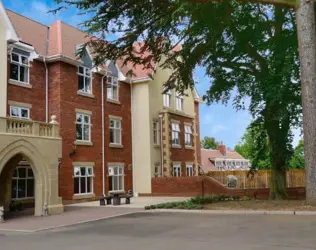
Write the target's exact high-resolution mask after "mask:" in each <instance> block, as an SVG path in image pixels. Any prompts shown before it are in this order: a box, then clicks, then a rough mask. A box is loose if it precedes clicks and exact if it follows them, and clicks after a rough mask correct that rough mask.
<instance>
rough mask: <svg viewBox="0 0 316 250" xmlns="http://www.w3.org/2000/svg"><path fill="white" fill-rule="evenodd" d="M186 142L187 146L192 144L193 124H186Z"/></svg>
mask: <svg viewBox="0 0 316 250" xmlns="http://www.w3.org/2000/svg"><path fill="white" fill-rule="evenodd" d="M184 143H185V146H187V147H191V146H192V126H190V125H184Z"/></svg>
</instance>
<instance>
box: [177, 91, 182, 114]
mask: <svg viewBox="0 0 316 250" xmlns="http://www.w3.org/2000/svg"><path fill="white" fill-rule="evenodd" d="M176 108H177V110H180V111H182V110H183V96H182V95H181V94H180V93H178V92H177V96H176Z"/></svg>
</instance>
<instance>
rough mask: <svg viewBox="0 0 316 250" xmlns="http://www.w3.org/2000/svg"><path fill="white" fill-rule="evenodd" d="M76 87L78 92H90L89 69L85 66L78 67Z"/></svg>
mask: <svg viewBox="0 0 316 250" xmlns="http://www.w3.org/2000/svg"><path fill="white" fill-rule="evenodd" d="M78 89H79V91H80V92H84V93H88V94H91V92H92V88H91V70H90V69H89V68H87V67H83V66H79V67H78Z"/></svg>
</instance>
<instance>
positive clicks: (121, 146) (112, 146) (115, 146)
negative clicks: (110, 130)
mask: <svg viewBox="0 0 316 250" xmlns="http://www.w3.org/2000/svg"><path fill="white" fill-rule="evenodd" d="M109 147H110V148H123V145H121V144H114V143H110V144H109Z"/></svg>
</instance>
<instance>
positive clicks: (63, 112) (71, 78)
mask: <svg viewBox="0 0 316 250" xmlns="http://www.w3.org/2000/svg"><path fill="white" fill-rule="evenodd" d="M49 73H50V75H49V79H50V91H49V98H50V99H49V100H50V106H49V111H50V114H56V115H57V119H58V121H59V122H60V135H61V137H62V138H63V149H62V162H61V167H60V171H59V191H60V196H62V197H63V198H64V199H65V200H70V199H72V197H73V194H74V193H73V192H74V184H73V183H74V180H73V162H78V161H79V162H94V163H95V166H94V174H95V178H94V193H95V194H96V195H97V196H99V195H101V194H102V107H101V104H102V99H101V80H102V76H101V75H99V74H94V75H93V82H92V93H93V95H94V98H89V97H84V96H81V95H78V94H77V91H78V76H77V67H76V66H72V65H69V64H66V63H54V64H51V65H49ZM106 93H107V89H106V88H104V98H105V103H104V111H105V116H104V117H105V119H104V121H105V181H106V183H105V191H106V192H107V191H108V176H107V173H108V168H107V167H108V164H107V163H108V162H120V163H124V166H125V183H124V184H125V185H124V187H125V190H126V191H127V190H130V189H132V171H131V170H130V169H131V168H129V167H128V166H129V165H131V164H132V148H131V147H132V146H131V107H130V103H131V99H130V86H129V84H126V83H120V88H119V95H120V97H119V99H120V101H121V104H113V103H110V102H107V101H106ZM75 109H83V110H88V111H91V112H92V115H91V124H92V127H91V141H92V142H93V145H92V146H82V145H77V146H76V151H75V154H74V155H72V156H69V153H70V152H72V150H73V145H74V141H75V140H76V127H75V120H76V111H75ZM58 111H59V112H58ZM109 115H114V116H120V117H122V142H123V148H110V147H109V140H110V138H109V137H110V136H109V129H108V128H109Z"/></svg>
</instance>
